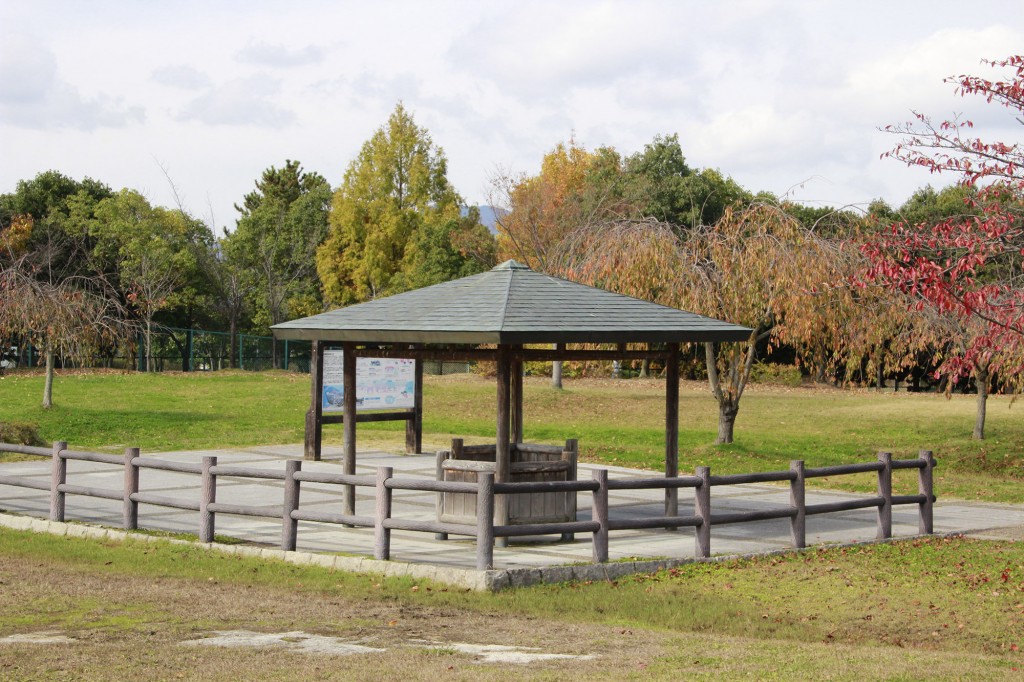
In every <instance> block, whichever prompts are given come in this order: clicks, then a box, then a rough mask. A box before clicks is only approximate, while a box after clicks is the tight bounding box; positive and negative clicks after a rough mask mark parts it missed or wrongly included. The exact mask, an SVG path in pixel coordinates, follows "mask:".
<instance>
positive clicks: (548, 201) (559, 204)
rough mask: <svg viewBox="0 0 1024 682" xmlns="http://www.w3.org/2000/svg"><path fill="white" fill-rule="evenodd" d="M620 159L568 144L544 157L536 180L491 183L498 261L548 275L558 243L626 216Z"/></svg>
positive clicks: (504, 176) (606, 150) (500, 178)
mask: <svg viewBox="0 0 1024 682" xmlns="http://www.w3.org/2000/svg"><path fill="white" fill-rule="evenodd" d="M624 190H625V184H624V176H623V170H622V160H621V157H620V156H619V154H618V152H616V151H615V150H614V149H612V148H610V147H601V148H599V149H597V150H595V151H594V152H589V151H587V149H586V148H585V147H583V146H582V145H580V144H578V143H577V142H576V140H575V139H570V140H569V142H568V144H565V143H561V142H560V143H558V145H556V146H555V148H554V149H552V150H551V151H550V152H548V153H547V154H545V155H544V158H543V160H542V161H541V168H540V173H538V174H537V175H535V176H529V175H525V174H519V175H511V174H508V173H499V174H497V175H496V176H495V177H493V178H492V179H491V203H492V205H495V206H500V207H501V208H502V209H503V210H502V211H501V212H500V213H499V214H498V218H497V228H498V257H499V258H501V259H506V258H514V259H516V260H519V261H521V262H522V263H524V264H525V265H528V266H530V267H531V268H533V269H534V270H538V271H541V272H553V271H554V269H555V268H557V267H558V265H557V264H556V263H554V262H553V260H552V259H553V257H554V255H555V254H557V253H560V252H561V251H562V242H563V240H565V239H566V237H567V236H569V235H570V234H572V233H573V232H574V231H575V230H577V229H578V228H579V227H580V226H581V225H592V224H595V223H598V222H602V221H604V220H608V219H612V218H618V217H628V216H630V215H632V213H633V211H632V210H631V209H629V208H628V206H627V203H626V201H625V199H624V196H623V192H624Z"/></svg>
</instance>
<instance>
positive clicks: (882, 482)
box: [878, 452, 892, 540]
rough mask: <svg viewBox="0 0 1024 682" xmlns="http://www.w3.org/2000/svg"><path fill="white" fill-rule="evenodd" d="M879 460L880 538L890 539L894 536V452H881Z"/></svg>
mask: <svg viewBox="0 0 1024 682" xmlns="http://www.w3.org/2000/svg"><path fill="white" fill-rule="evenodd" d="M878 461H880V462H881V463H882V468H881V469H879V470H878V496H879V497H880V498H882V503H881V504H880V505H879V507H878V539H879V540H888V539H889V538H891V537H892V453H891V452H879V453H878Z"/></svg>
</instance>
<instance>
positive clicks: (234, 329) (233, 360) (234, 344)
mask: <svg viewBox="0 0 1024 682" xmlns="http://www.w3.org/2000/svg"><path fill="white" fill-rule="evenodd" d="M229 331H230V333H229V334H228V339H229V340H228V346H229V348H228V367H230V368H231V369H238V320H236V319H235V318H234V317H232V318H231V326H230V327H229Z"/></svg>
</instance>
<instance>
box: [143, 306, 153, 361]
mask: <svg viewBox="0 0 1024 682" xmlns="http://www.w3.org/2000/svg"><path fill="white" fill-rule="evenodd" d="M144 371H146V372H152V371H153V320H152V319H149V318H147V319H146V361H145V369H144Z"/></svg>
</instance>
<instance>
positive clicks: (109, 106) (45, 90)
mask: <svg viewBox="0 0 1024 682" xmlns="http://www.w3.org/2000/svg"><path fill="white" fill-rule="evenodd" d="M144 120H145V112H144V111H143V109H142V107H139V106H128V105H125V104H124V102H123V101H122V100H121V98H119V97H111V96H109V95H105V94H102V93H97V94H95V95H93V96H91V97H85V96H83V95H82V94H81V92H79V90H78V88H76V87H74V86H73V85H71V84H70V83H67V82H65V81H64V80H62V79H61V78H60V75H59V73H58V70H57V60H56V58H55V57H54V54H53V52H52V51H51V50H50V49H48V48H47V47H46V46H45V45H43V44H41V43H39V42H38V41H35V40H30V39H29V38H28V37H26V36H22V35H14V36H9V37H7V38H6V39H5V40H3V41H0V121H2V122H4V123H7V124H10V125H13V126H16V127H19V128H35V129H39V130H45V129H68V128H70V129H74V130H84V131H91V130H95V129H97V128H100V127H122V126H126V125H129V124H132V123H141V122H142V121H144Z"/></svg>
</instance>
